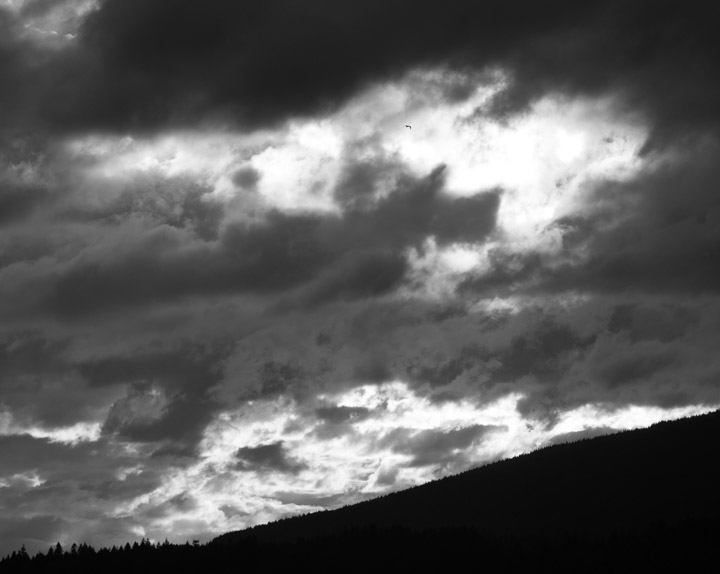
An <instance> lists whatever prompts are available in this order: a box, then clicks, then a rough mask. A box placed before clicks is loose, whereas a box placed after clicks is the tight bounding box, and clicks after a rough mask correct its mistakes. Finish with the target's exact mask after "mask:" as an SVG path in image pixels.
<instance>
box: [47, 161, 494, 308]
mask: <svg viewBox="0 0 720 574" xmlns="http://www.w3.org/2000/svg"><path fill="white" fill-rule="evenodd" d="M444 185H445V176H444V169H443V168H438V169H435V170H434V171H433V172H432V173H431V174H430V175H429V176H427V177H424V178H413V177H410V176H404V177H402V178H401V179H400V180H399V183H398V186H397V189H396V190H394V191H393V192H392V193H391V194H390V195H389V196H387V197H385V198H382V199H379V200H378V201H377V202H375V203H374V204H373V205H372V206H371V207H369V208H364V209H358V210H348V211H346V212H345V213H344V214H343V215H341V216H336V215H321V214H285V213H281V212H279V211H271V212H269V213H268V214H267V216H266V218H265V221H262V222H257V223H252V224H249V225H248V224H239V223H236V224H229V225H227V226H226V227H225V228H224V229H223V230H222V232H221V234H220V237H219V239H218V241H198V240H196V239H195V237H194V234H193V236H188V233H187V231H186V230H185V229H178V228H174V227H170V226H169V225H167V224H166V225H158V226H157V227H155V228H154V229H152V230H150V231H147V232H145V233H144V234H142V235H140V236H139V237H135V238H133V239H132V241H131V245H130V246H129V247H128V246H126V245H123V246H122V247H120V248H119V249H114V250H113V251H112V257H109V256H108V257H106V256H105V255H109V254H105V253H102V252H101V253H100V256H99V257H98V256H92V255H87V256H83V255H81V256H79V257H77V258H76V259H75V260H74V261H73V262H72V263H70V264H68V265H67V266H64V267H65V268H64V269H63V270H62V271H61V270H58V271H57V272H54V273H53V277H48V281H49V282H50V284H49V285H48V284H46V285H44V286H43V290H46V289H48V288H50V290H51V294H50V296H49V297H48V300H47V301H45V302H44V303H41V304H40V306H45V308H46V309H47V310H48V311H50V312H52V313H53V314H56V315H59V316H63V317H79V316H84V315H88V314H94V313H101V312H113V311H117V310H119V309H122V308H125V307H127V306H132V305H143V304H153V303H161V302H163V303H166V302H169V301H173V300H178V299H180V298H187V297H192V296H209V295H220V294H226V295H227V294H233V293H241V292H246V293H247V292H250V293H266V294H267V293H273V292H275V293H278V292H283V291H288V290H292V289H296V288H299V287H302V288H303V289H302V290H301V291H300V292H299V293H298V298H297V301H296V302H297V303H304V304H310V305H315V304H318V303H323V302H327V301H331V300H337V299H340V300H347V299H361V298H365V297H371V296H377V295H381V294H383V293H386V292H390V291H392V290H393V289H394V288H396V287H397V286H398V285H400V284H401V282H402V281H403V280H404V278H405V275H406V271H407V270H408V264H407V261H406V259H405V250H406V249H407V248H409V247H416V248H420V247H421V246H422V243H423V241H424V240H425V239H426V238H427V237H430V236H434V237H435V238H436V239H437V241H438V243H440V244H447V243H451V242H454V241H466V242H478V241H482V240H483V239H484V238H486V237H487V236H488V234H489V233H490V232H491V231H492V230H493V229H494V226H495V221H496V216H497V209H498V206H499V202H500V194H499V192H497V191H493V192H486V193H479V194H476V195H474V196H471V197H460V198H453V197H452V196H450V195H448V194H446V193H445V192H444V189H443V188H444ZM148 201H149V200H148ZM126 243H127V242H126Z"/></svg>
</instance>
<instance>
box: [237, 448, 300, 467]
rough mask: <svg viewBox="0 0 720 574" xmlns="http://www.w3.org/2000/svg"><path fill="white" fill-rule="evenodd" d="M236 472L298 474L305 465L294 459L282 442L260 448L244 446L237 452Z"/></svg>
mask: <svg viewBox="0 0 720 574" xmlns="http://www.w3.org/2000/svg"><path fill="white" fill-rule="evenodd" d="M235 458H236V459H237V460H238V462H237V463H236V465H235V470H239V471H255V472H283V473H290V474H298V473H299V472H301V471H302V470H303V469H305V468H306V466H305V464H304V463H302V462H300V461H297V460H295V459H294V458H292V457H291V456H290V455H289V454H288V451H287V448H285V446H284V444H283V442H282V441H280V442H274V443H269V444H262V445H259V446H244V447H241V448H239V449H238V450H237V451H236V452H235Z"/></svg>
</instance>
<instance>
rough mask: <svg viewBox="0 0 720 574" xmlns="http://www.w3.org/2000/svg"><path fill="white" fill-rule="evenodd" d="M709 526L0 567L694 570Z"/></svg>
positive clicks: (411, 538) (338, 542) (159, 547)
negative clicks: (593, 534)
mask: <svg viewBox="0 0 720 574" xmlns="http://www.w3.org/2000/svg"><path fill="white" fill-rule="evenodd" d="M717 535H718V528H717V526H716V524H709V523H699V522H694V523H692V522H688V523H683V524H675V525H656V526H654V527H652V528H648V529H646V530H644V531H642V532H621V531H613V532H609V533H606V534H604V535H602V536H576V535H573V534H572V533H567V534H565V535H563V536H559V537H554V538H547V537H544V536H543V535H542V533H538V536H537V537H521V538H518V537H505V536H497V535H493V534H492V533H481V532H478V531H477V530H474V529H472V528H442V529H424V530H413V529H410V528H406V527H392V528H373V527H367V528H351V529H348V530H346V531H343V532H339V533H337V534H335V535H332V536H328V537H323V538H311V539H300V540H297V541H294V542H282V543H279V542H270V541H262V540H259V539H257V538H255V537H247V538H244V539H242V540H238V541H235V542H234V543H233V544H218V543H209V544H198V543H194V544H191V543H189V542H188V543H185V544H170V543H167V542H165V543H162V544H152V543H150V542H149V541H147V540H143V541H142V542H140V543H137V542H136V543H134V544H132V545H130V544H125V545H124V546H120V547H115V546H113V547H112V548H101V549H99V550H95V549H94V548H92V547H91V546H88V545H87V544H80V545H79V546H76V545H73V547H71V548H70V549H69V550H68V549H62V548H61V547H59V546H56V547H54V548H51V549H50V550H49V551H48V552H46V553H42V552H41V553H38V554H36V555H35V556H32V557H30V556H29V555H28V554H27V552H23V551H22V550H21V551H18V552H14V553H13V554H12V555H10V556H8V557H6V558H4V559H3V560H2V561H0V572H3V573H5V572H8V573H10V572H23V573H24V572H47V573H58V572H60V573H62V572H68V573H71V572H72V573H85V572H88V573H90V572H93V573H115V572H118V573H119V572H122V573H126V574H128V573H129V574H135V573H142V572H153V573H155V572H158V571H162V572H165V571H168V572H173V573H176V572H198V571H199V572H203V574H204V573H205V572H213V573H214V572H231V571H232V572H243V573H244V572H280V571H285V570H292V571H299V572H305V571H308V572H311V571H312V572H343V573H345V572H348V573H355V572H357V573H360V572H362V573H367V572H371V571H380V572H389V571H401V572H409V571H413V572H447V571H452V570H455V569H457V570H458V571H460V569H462V571H467V570H470V571H486V572H515V571H521V570H529V569H532V570H533V571H541V572H543V571H548V572H550V571H552V572H570V571H572V572H584V573H585V572H588V573H591V572H603V573H605V572H616V571H631V570H634V569H638V570H641V571H672V570H677V571H698V570H699V569H700V568H701V567H702V566H703V564H705V563H706V561H707V560H708V559H711V558H712V557H713V556H714V555H715V554H716V547H717V546H716V542H717Z"/></svg>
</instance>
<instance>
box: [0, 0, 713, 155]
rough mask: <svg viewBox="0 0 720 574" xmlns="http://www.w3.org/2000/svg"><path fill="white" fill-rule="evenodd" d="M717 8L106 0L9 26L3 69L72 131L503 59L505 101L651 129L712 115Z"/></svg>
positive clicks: (293, 102) (335, 98)
mask: <svg viewBox="0 0 720 574" xmlns="http://www.w3.org/2000/svg"><path fill="white" fill-rule="evenodd" d="M712 16H713V12H712V7H711V5H710V4H709V3H707V2H700V1H691V2H683V3H682V4H678V2H676V1H673V0H661V1H656V0H653V1H650V0H645V1H638V2H633V3H632V4H628V3H626V2H620V1H619V0H616V1H611V2H582V3H579V2H572V1H569V0H549V1H547V2H542V3H538V2H529V1H524V0H515V1H511V2H507V1H502V2H501V1H499V0H486V1H484V2H475V1H470V0H451V1H450V2H444V3H442V4H438V3H437V2H431V1H420V2H414V3H413V6H412V9H408V6H407V4H406V3H405V2H401V1H400V0H391V1H387V0H382V1H380V0H371V1H368V2H363V3H362V5H358V4H357V3H355V2H350V1H347V2H337V1H330V0H321V1H316V2H312V3H298V2H292V1H290V0H270V1H262V2H261V1H259V0H258V1H252V2H243V3H235V2H227V1H220V0H215V1H212V2H206V3H204V4H202V5H200V4H198V3H197V2H195V1H193V0H180V1H177V0H175V1H170V0H105V1H104V2H101V3H100V6H99V9H98V10H97V11H96V12H94V13H93V14H91V15H90V16H89V17H88V18H87V19H86V21H85V22H84V23H83V24H82V25H81V27H80V29H79V30H78V37H77V39H76V40H75V41H74V42H72V43H71V44H69V45H68V47H66V48H65V49H63V50H61V51H59V53H55V54H50V55H45V56H44V57H43V58H32V57H30V56H27V55H25V54H23V55H22V56H19V55H18V46H19V40H17V39H16V35H15V34H12V33H10V34H8V35H7V36H6V37H8V38H10V39H9V40H6V41H4V42H3V43H2V44H0V62H4V64H5V65H4V66H3V67H4V68H5V70H6V71H5V72H4V75H5V78H4V79H6V80H13V81H6V82H3V85H9V86H12V89H11V90H10V91H9V93H7V94H6V95H5V100H6V102H9V103H11V104H12V107H13V108H16V109H19V110H22V111H24V112H25V113H23V114H20V116H21V117H23V118H24V120H25V121H30V120H32V118H33V117H38V118H42V121H44V123H45V124H46V125H52V126H54V127H55V128H60V129H69V130H72V131H78V130H119V131H126V130H140V131H144V130H149V129H155V128H160V127H162V126H165V127H167V126H177V125H188V124H189V123H195V122H198V121H201V120H212V119H222V120H224V121H228V120H231V119H232V120H233V121H236V122H238V123H240V124H245V125H248V124H253V125H259V124H271V123H273V122H275V121H278V120H283V119H285V118H288V117H290V116H294V115H297V114H313V113H316V112H321V111H327V109H328V108H332V107H334V106H336V105H338V104H339V103H341V102H342V101H343V100H345V99H347V98H348V97H350V96H351V95H353V94H355V93H357V91H358V90H359V89H360V88H362V87H363V86H364V85H366V84H368V83H369V82H372V81H376V80H382V79H387V78H390V77H394V76H397V75H399V74H402V73H403V72H405V71H407V70H408V69H411V68H414V67H418V66H433V65H438V64H440V65H442V64H445V65H450V66H454V67H456V68H458V69H461V70H462V69H482V68H484V67H487V66H500V67H504V68H505V69H507V70H508V71H509V72H510V74H511V78H512V85H511V87H510V89H509V90H508V91H506V92H504V93H503V94H501V95H500V97H499V98H498V100H497V101H496V102H495V109H496V113H500V114H502V113H506V112H508V111H516V110H518V109H521V108H522V107H523V106H524V105H526V104H527V103H528V102H530V101H532V100H533V99H535V98H537V97H538V96H541V95H543V94H545V93H548V92H563V93H565V94H569V95H572V94H602V93H606V92H616V93H619V94H620V95H622V96H623V98H624V100H625V101H626V103H627V104H628V105H630V106H632V107H633V108H635V109H639V110H640V111H643V112H645V113H647V114H648V115H649V116H650V117H651V118H652V120H653V122H654V125H655V128H656V131H655V134H656V136H657V137H656V138H655V140H654V141H655V142H656V143H657V142H662V141H668V138H670V137H671V136H672V134H678V133H683V132H684V131H687V130H690V131H693V130H700V131H703V130H706V129H715V128H717V126H718V115H717V105H716V104H717V101H718V97H719V96H720V85H719V83H718V82H717V81H716V80H715V74H714V71H715V70H716V69H717V67H718V63H719V62H718V60H719V59H720V50H719V49H718V42H717V38H716V34H715V30H714V26H713V25H712V22H713V17H712ZM0 18H1V19H0V26H2V27H3V28H4V29H5V31H6V32H8V31H9V32H12V31H13V30H15V29H17V23H16V22H14V18H13V17H11V16H9V14H8V13H6V12H3V13H2V16H0ZM14 38H15V39H14ZM370 39H372V40H370ZM38 68H39V70H38ZM31 72H34V73H32V75H31ZM39 72H41V73H39ZM18 80H22V81H18ZM462 92H463V90H455V91H454V92H453V94H455V95H454V96H452V94H450V95H449V97H450V96H452V97H454V98H457V97H462Z"/></svg>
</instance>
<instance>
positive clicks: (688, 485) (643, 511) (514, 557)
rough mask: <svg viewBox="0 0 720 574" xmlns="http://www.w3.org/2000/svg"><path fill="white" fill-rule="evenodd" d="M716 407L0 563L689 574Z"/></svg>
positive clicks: (706, 532) (712, 506)
mask: <svg viewBox="0 0 720 574" xmlns="http://www.w3.org/2000/svg"><path fill="white" fill-rule="evenodd" d="M719 437H720V412H716V413H712V414H709V415H704V416H700V417H695V418H691V419H684V420H680V421H676V422H668V423H661V424H658V425H655V426H653V427H650V428H649V429H644V430H636V431H629V432H624V433H619V434H615V435H611V436H607V437H601V438H594V439H589V440H585V441H581V442H576V443H572V444H564V445H559V446H552V447H548V448H545V449H543V450H540V451H538V452H534V453H531V454H528V455H524V456H521V457H518V458H515V459H511V460H506V461H502V462H497V463H494V464H490V465H487V466H484V467H481V468H477V469H474V470H471V471H468V472H466V473H464V474H461V475H458V476H454V477H449V478H446V479H443V480H440V481H437V482H433V483H430V484H426V485H424V486H419V487H416V488H413V489H410V490H406V491H403V492H399V493H396V494H391V495H388V496H385V497H382V498H379V499H376V500H372V501H368V502H364V503H361V504H358V505H355V506H350V507H346V508H342V509H338V510H334V511H327V512H320V513H316V514H310V515H307V516H303V517H296V518H291V519H287V520H281V521H279V522H275V523H272V524H267V525H263V526H259V527H256V528H252V529H247V530H243V531H240V532H231V533H228V534H224V535H223V536H220V537H218V538H216V539H215V540H213V541H212V542H211V543H209V544H206V545H190V544H185V545H173V544H163V545H161V546H152V545H151V544H150V543H149V542H144V543H143V544H140V545H138V544H137V543H136V544H135V545H133V547H130V546H127V547H125V548H120V549H115V548H113V549H107V548H103V549H100V550H98V551H95V550H94V549H92V548H83V547H82V546H81V548H80V549H79V550H78V551H77V552H76V553H73V552H67V551H66V552H65V553H58V552H53V553H48V554H47V555H40V554H39V555H36V556H34V557H32V558H31V557H28V556H27V555H23V554H22V553H21V554H19V555H15V556H11V557H8V558H7V559H5V560H0V572H2V573H3V574H4V573H5V572H9V573H12V572H22V573H27V572H43V573H46V572H48V573H53V574H58V573H61V574H62V573H72V574H79V573H88V574H89V573H92V574H95V573H97V572H102V573H104V574H110V573H116V572H117V573H123V574H127V573H128V572H132V573H133V574H141V573H145V572H147V573H152V574H156V573H157V572H173V573H174V574H177V573H179V572H193V573H197V572H243V573H244V572H258V573H260V572H262V573H266V572H314V573H318V572H323V573H325V572H328V573H329V572H332V573H336V572H343V573H362V574H365V573H367V572H392V573H396V572H413V574H417V573H418V572H432V573H433V574H434V573H438V572H464V571H475V572H493V573H495V572H527V571H532V572H552V573H553V574H556V573H558V572H573V573H577V572H583V573H584V574H587V573H590V572H592V573H602V574H606V573H607V572H638V571H639V572H698V571H704V569H705V568H707V567H708V565H712V564H715V566H714V567H712V571H717V558H716V557H717V550H718V540H720V465H718V464H716V462H717V461H716V459H717V450H718V448H717V443H718V438H719Z"/></svg>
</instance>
